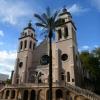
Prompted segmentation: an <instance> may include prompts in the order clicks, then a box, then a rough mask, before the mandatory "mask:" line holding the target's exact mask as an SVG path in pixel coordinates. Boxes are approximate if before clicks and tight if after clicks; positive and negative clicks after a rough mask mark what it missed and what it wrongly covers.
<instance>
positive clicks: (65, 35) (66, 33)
mask: <svg viewBox="0 0 100 100" xmlns="http://www.w3.org/2000/svg"><path fill="white" fill-rule="evenodd" d="M64 37H65V38H67V37H68V27H64Z"/></svg>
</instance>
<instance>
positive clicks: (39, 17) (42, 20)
mask: <svg viewBox="0 0 100 100" xmlns="http://www.w3.org/2000/svg"><path fill="white" fill-rule="evenodd" d="M34 17H36V18H37V19H38V20H39V21H41V22H42V23H44V24H46V21H45V20H44V18H42V17H41V16H40V15H38V14H34Z"/></svg>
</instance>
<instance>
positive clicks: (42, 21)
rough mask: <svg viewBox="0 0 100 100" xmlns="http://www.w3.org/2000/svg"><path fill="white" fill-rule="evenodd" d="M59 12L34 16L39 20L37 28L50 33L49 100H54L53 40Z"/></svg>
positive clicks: (47, 12) (48, 9)
mask: <svg viewBox="0 0 100 100" xmlns="http://www.w3.org/2000/svg"><path fill="white" fill-rule="evenodd" d="M57 16H58V11H56V12H55V13H54V14H51V11H50V8H49V7H48V8H47V9H46V13H43V14H42V15H39V14H34V17H36V18H37V19H38V21H39V22H38V23H36V26H39V27H42V28H43V29H44V30H45V32H48V38H49V100H52V38H53V33H54V31H55V28H56V26H57Z"/></svg>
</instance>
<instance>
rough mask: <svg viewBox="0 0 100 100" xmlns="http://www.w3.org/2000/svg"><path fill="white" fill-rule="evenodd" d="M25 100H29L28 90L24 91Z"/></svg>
mask: <svg viewBox="0 0 100 100" xmlns="http://www.w3.org/2000/svg"><path fill="white" fill-rule="evenodd" d="M23 100H28V90H25V91H24V95H23Z"/></svg>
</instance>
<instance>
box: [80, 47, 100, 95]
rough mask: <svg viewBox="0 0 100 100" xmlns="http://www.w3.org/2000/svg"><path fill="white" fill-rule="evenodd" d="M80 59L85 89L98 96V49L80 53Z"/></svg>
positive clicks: (99, 55) (99, 62) (99, 61)
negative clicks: (83, 72)
mask: <svg viewBox="0 0 100 100" xmlns="http://www.w3.org/2000/svg"><path fill="white" fill-rule="evenodd" d="M80 58H81V62H82V66H83V69H84V71H85V72H86V73H85V75H83V76H84V83H85V85H86V87H87V88H88V87H90V86H91V88H92V90H93V91H94V92H96V93H98V94H100V47H98V48H95V49H94V50H92V51H91V52H90V51H82V52H81V53H80ZM86 74H87V75H86Z"/></svg>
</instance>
